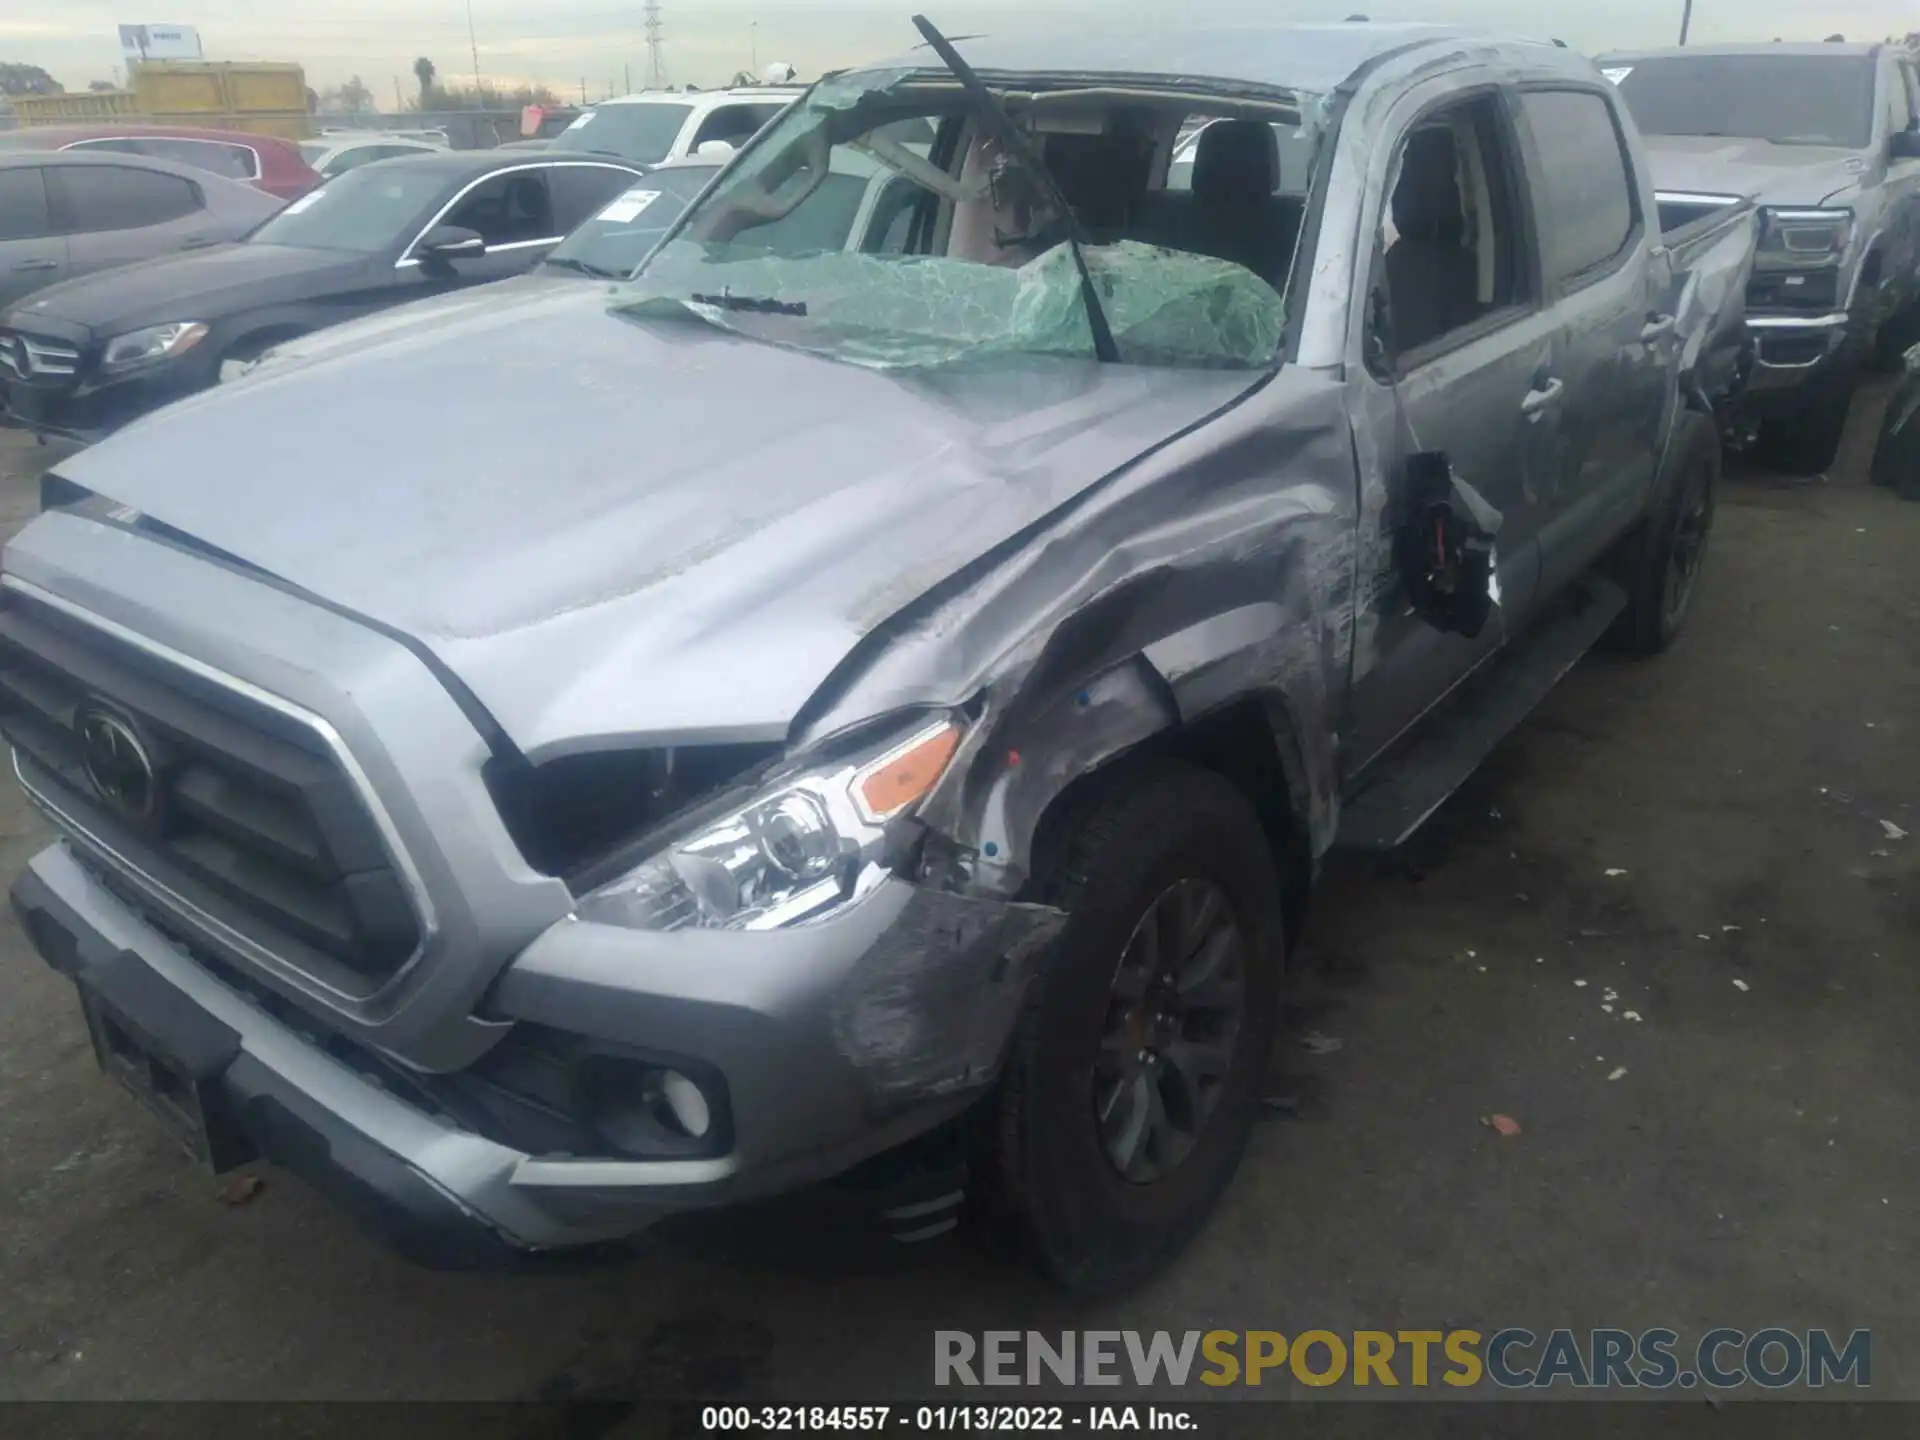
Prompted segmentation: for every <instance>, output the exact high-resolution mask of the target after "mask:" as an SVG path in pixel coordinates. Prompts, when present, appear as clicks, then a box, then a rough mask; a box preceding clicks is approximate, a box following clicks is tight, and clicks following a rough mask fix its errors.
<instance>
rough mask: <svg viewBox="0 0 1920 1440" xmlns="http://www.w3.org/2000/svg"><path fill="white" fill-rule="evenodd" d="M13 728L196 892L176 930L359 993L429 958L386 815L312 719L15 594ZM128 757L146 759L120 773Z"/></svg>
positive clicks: (10, 652) (115, 839) (94, 827)
mask: <svg viewBox="0 0 1920 1440" xmlns="http://www.w3.org/2000/svg"><path fill="white" fill-rule="evenodd" d="M0 731H4V732H5V734H6V737H7V738H8V739H9V740H10V741H12V743H13V746H14V755H15V761H16V764H18V766H19V768H20V772H21V775H22V777H23V778H24V779H25V780H26V781H27V783H28V784H30V785H31V786H32V787H33V788H34V789H35V790H37V791H39V792H40V793H41V794H42V795H43V796H45V797H46V799H47V800H48V801H49V802H50V803H51V804H52V805H54V806H55V807H57V808H58V809H59V810H61V811H62V812H64V813H65V814H67V815H68V816H70V817H71V818H72V820H73V821H74V822H75V823H76V824H77V825H79V826H81V827H83V828H84V829H85V830H86V832H87V833H88V834H90V835H92V836H93V837H95V839H96V840H97V841H98V843H99V844H100V845H101V846H102V847H104V848H105V849H107V850H110V851H111V852H112V854H113V855H117V856H119V857H121V863H124V864H125V865H127V866H129V867H130V868H131V869H132V870H133V871H134V872H135V873H136V874H137V875H139V876H142V877H144V878H145V879H146V880H147V881H148V882H149V883H150V884H152V885H155V886H158V887H160V888H161V889H163V890H165V891H166V892H168V893H169V894H170V895H172V896H174V897H176V898H177V899H178V901H179V902H180V904H178V905H177V906H168V907H167V908H168V911H169V914H168V916H167V919H168V922H169V928H177V927H178V926H179V925H182V924H184V925H186V926H187V927H188V928H189V929H191V930H193V931H195V932H197V933H198V935H199V938H201V940H202V941H203V942H207V941H211V942H212V943H214V944H216V945H219V946H223V947H224V948H225V949H226V950H227V951H228V952H229V953H231V952H233V951H234V950H236V949H238V950H239V952H240V953H241V954H245V953H246V952H245V946H246V945H252V946H254V947H257V948H258V949H259V950H263V951H265V952H267V954H268V955H270V956H271V957H273V959H275V960H277V961H278V962H280V963H282V964H284V965H289V966H292V967H293V968H295V969H298V970H301V971H304V972H305V973H307V974H309V975H311V976H312V977H314V978H315V979H317V980H319V981H320V982H322V983H323V984H325V985H327V986H329V987H331V988H332V989H334V990H336V991H339V992H342V993H343V994H346V995H349V996H354V997H363V996H366V995H369V994H372V993H373V992H374V991H375V990H377V989H379V988H380V986H381V985H382V984H383V983H385V982H386V981H387V980H389V979H391V978H392V977H393V975H394V974H395V973H396V972H397V971H398V970H399V969H400V968H401V967H402V966H403V965H405V964H406V962H407V961H408V959H409V958H410V957H411V956H412V954H413V953H414V951H415V950H416V949H417V948H418V946H419V944H420V939H421V934H420V922H419V919H418V917H417V915H416V914H415V912H414V909H413V906H412V905H411V903H410V901H409V898H408V893H407V888H406V882H405V880H404V879H403V877H402V876H401V875H400V873H399V871H398V870H397V868H396V867H395V865H394V861H393V857H392V856H391V855H390V854H389V853H388V850H387V848H386V846H385V844H384V843H383V842H382V839H381V836H380V832H379V829H378V827H377V826H376V825H375V824H374V821H373V817H372V816H371V815H369V814H368V812H367V810H366V808H365V806H364V804H363V803H362V802H361V799H360V797H359V794H358V792H357V791H356V790H355V789H354V786H353V784H352V782H351V780H350V779H349V778H348V777H347V775H346V774H345V773H344V772H343V771H342V770H341V768H340V764H339V762H338V760H337V759H336V758H335V757H334V755H333V754H332V752H331V751H330V750H329V749H328V747H327V745H326V743H325V742H324V741H323V740H322V739H321V738H320V736H318V735H316V734H314V733H313V732H312V731H311V730H310V729H308V727H306V726H305V725H302V724H300V723H299V722H298V721H296V720H293V719H291V718H290V717H288V716H285V715H282V714H280V713H279V712H278V711H275V710H273V709H270V708H268V707H267V706H264V705H261V704H259V703H258V702H256V701H254V700H252V699H250V698H248V697H247V696H244V695H240V694H236V693H234V692H233V691H230V690H228V689H226V688H225V687H223V686H220V685H217V684H215V683H213V682H212V681H209V680H206V679H203V678H202V677H200V676H198V675H194V674H191V673H189V672H187V671H184V670H181V669H179V668H178V667H176V666H173V665H169V664H167V663H166V662H164V661H162V660H159V659H157V658H156V657H154V656H151V655H148V654H146V653H145V652H144V651H141V650H138V649H136V648H134V647H132V646H129V645H126V644H124V643H123V642H121V641H119V640H116V639H115V638H113V637H112V636H110V635H106V634H104V633H102V632H100V631H98V630H95V629H94V628H92V627H91V626H88V625H85V624H83V623H81V622H80V621H78V620H75V619H73V618H71V617H69V616H67V615H65V614H63V613H62V612H61V611H59V610H56V609H54V608H52V607H51V606H48V605H45V604H43V603H41V602H39V601H37V600H33V599H31V598H29V597H27V596H24V595H20V594H18V593H14V592H8V593H6V594H5V596H4V598H3V599H0ZM103 734H106V735H111V736H112V737H114V738H113V739H110V740H107V741H105V742H104V743H105V744H106V746H107V751H108V753H107V755H106V758H105V759H104V760H103V758H102V744H103V740H102V736H103ZM115 746H118V748H119V751H120V760H121V761H125V758H126V757H125V751H126V749H127V747H128V746H131V747H133V748H134V749H136V750H138V751H139V752H140V756H141V763H131V762H129V763H126V764H119V765H116V761H115V759H114V754H113V749H114V747H115ZM90 755H91V757H92V759H93V761H94V764H93V766H92V767H91V773H90V768H89V763H88V761H89V756H90ZM128 775H131V777H132V778H131V779H128V778H126V777H127V776H128ZM141 777H146V778H145V779H142V778H141ZM149 802H150V803H149ZM82 843H83V844H84V841H82ZM153 903H154V902H147V903H146V904H144V905H143V906H142V908H147V909H151V907H152V904H153ZM223 930H224V931H226V932H228V933H226V934H222V931H223ZM234 937H238V938H239V940H240V941H241V942H243V943H242V944H241V945H240V946H237V947H236V945H235V943H234Z"/></svg>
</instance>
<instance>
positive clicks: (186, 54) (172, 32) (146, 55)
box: [120, 25, 201, 65]
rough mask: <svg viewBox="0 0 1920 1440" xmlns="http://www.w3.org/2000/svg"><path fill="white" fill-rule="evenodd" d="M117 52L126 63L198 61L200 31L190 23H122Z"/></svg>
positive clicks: (199, 55) (199, 56)
mask: <svg viewBox="0 0 1920 1440" xmlns="http://www.w3.org/2000/svg"><path fill="white" fill-rule="evenodd" d="M120 53H121V55H123V56H124V57H125V58H126V61H127V63H128V64H129V65H135V64H138V63H139V62H140V61H142V60H198V59H200V58H201V54H200V32H199V31H198V30H196V29H194V28H193V26H191V25H122V26H121V27H120Z"/></svg>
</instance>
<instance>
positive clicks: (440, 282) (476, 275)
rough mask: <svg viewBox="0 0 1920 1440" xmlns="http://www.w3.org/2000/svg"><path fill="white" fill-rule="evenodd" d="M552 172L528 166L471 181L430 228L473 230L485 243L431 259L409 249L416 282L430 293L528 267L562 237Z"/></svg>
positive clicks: (502, 278) (491, 278)
mask: <svg viewBox="0 0 1920 1440" xmlns="http://www.w3.org/2000/svg"><path fill="white" fill-rule="evenodd" d="M552 174H553V167H552V166H527V167H524V168H517V169H513V170H504V171H501V172H500V173H499V174H497V175H489V176H488V177H487V178H486V179H484V180H479V181H476V182H475V183H474V184H473V185H471V186H469V187H468V189H467V190H466V191H465V193H463V194H462V195H461V196H460V197H459V198H458V199H457V200H455V201H454V203H453V205H452V207H451V208H450V209H448V211H447V212H446V214H445V215H444V216H442V217H441V218H440V220H439V221H438V222H437V223H436V224H435V225H434V226H432V227H430V228H432V229H438V228H440V227H441V226H451V227H454V228H457V229H461V230H472V231H474V232H475V233H476V234H478V235H479V237H480V238H481V240H483V241H484V242H485V243H486V247H487V248H486V249H485V251H483V252H482V253H480V254H478V255H462V256H459V257H458V258H455V259H448V260H440V261H432V262H422V261H420V260H419V259H418V258H417V257H414V256H412V255H411V254H410V255H409V257H408V259H409V261H411V262H412V263H411V267H410V268H412V269H413V272H414V275H415V277H416V280H417V282H418V284H420V285H421V286H422V287H424V288H426V289H428V290H430V291H434V292H438V291H445V290H459V289H464V288H465V287H467V286H469V285H484V284H486V283H488V282H489V281H492V280H504V279H506V278H508V277H509V276H512V275H519V274H521V273H523V272H525V271H527V270H530V269H532V268H533V266H534V265H535V264H536V263H537V262H538V261H539V260H540V259H541V258H542V257H544V256H545V255H546V253H547V252H548V251H549V250H551V249H553V247H554V246H556V245H558V244H559V243H560V241H561V240H562V239H563V238H564V236H563V233H562V231H561V230H560V227H559V222H558V220H557V219H556V218H555V213H554V194H553V186H552ZM416 243H417V242H416ZM403 263H405V262H403Z"/></svg>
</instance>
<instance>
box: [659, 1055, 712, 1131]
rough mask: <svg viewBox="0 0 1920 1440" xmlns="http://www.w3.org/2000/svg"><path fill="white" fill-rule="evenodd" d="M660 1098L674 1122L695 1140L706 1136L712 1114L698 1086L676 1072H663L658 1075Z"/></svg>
mask: <svg viewBox="0 0 1920 1440" xmlns="http://www.w3.org/2000/svg"><path fill="white" fill-rule="evenodd" d="M660 1098H661V1099H662V1100H664V1101H665V1102H666V1106H667V1109H668V1110H669V1111H671V1112H672V1114H673V1118H674V1121H675V1122H676V1123H677V1124H678V1125H679V1126H680V1128H681V1129H682V1130H684V1131H686V1132H687V1134H688V1135H689V1136H690V1137H691V1138H693V1139H695V1140H698V1139H699V1138H700V1137H701V1136H702V1135H704V1134H706V1133H707V1127H708V1126H710V1125H711V1124H713V1112H712V1111H711V1110H709V1109H708V1108H707V1097H706V1096H705V1095H702V1094H701V1093H700V1087H699V1086H698V1085H696V1084H694V1083H693V1081H691V1080H689V1079H687V1077H686V1076H684V1075H682V1074H681V1073H680V1072H679V1071H678V1070H663V1071H662V1072H661V1073H660Z"/></svg>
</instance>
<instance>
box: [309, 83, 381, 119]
mask: <svg viewBox="0 0 1920 1440" xmlns="http://www.w3.org/2000/svg"><path fill="white" fill-rule="evenodd" d="M320 108H321V109H323V110H331V111H334V112H336V113H343V114H347V115H358V114H359V113H360V112H361V111H363V110H371V109H373V91H371V90H369V89H368V88H367V85H366V82H365V81H364V80H362V79H361V78H360V77H359V76H358V75H355V76H354V77H353V78H352V79H350V80H348V81H347V82H346V83H345V84H344V85H338V86H336V87H334V88H333V89H332V90H329V91H327V93H326V94H324V95H322V96H321V97H320Z"/></svg>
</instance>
